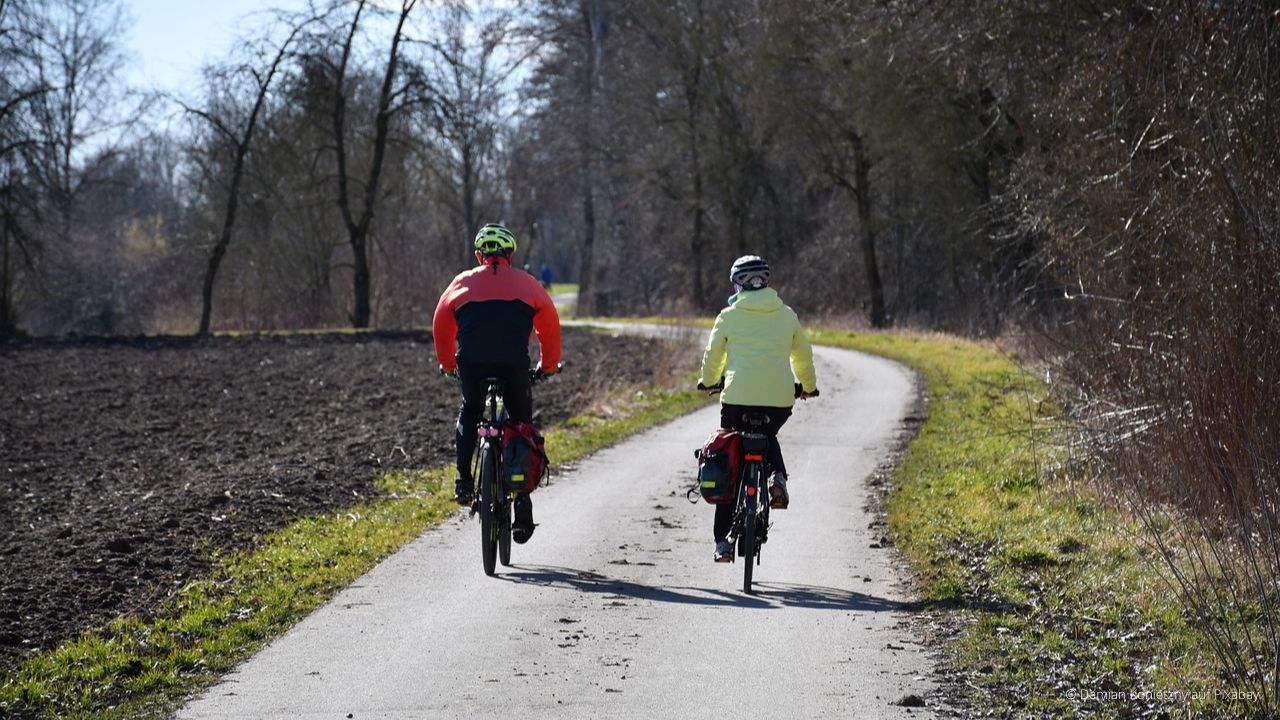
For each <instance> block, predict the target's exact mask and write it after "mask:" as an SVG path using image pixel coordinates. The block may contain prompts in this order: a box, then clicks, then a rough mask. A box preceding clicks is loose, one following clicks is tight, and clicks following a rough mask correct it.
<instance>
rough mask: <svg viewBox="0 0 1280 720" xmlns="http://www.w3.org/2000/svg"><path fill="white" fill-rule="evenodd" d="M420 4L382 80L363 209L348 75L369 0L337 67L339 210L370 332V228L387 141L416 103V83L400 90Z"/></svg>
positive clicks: (405, 1) (398, 36)
mask: <svg viewBox="0 0 1280 720" xmlns="http://www.w3.org/2000/svg"><path fill="white" fill-rule="evenodd" d="M415 4H416V0H402V2H401V5H400V10H399V12H398V14H397V16H396V19H395V32H394V33H393V34H392V36H391V49H390V52H389V53H388V56H387V64H386V68H385V71H384V74H383V78H382V87H381V89H380V91H379V94H378V103H377V111H376V115H375V117H374V135H373V140H372V159H371V161H370V163H369V169H368V174H367V176H366V177H365V180H364V182H363V185H364V187H363V190H364V192H363V193H361V194H360V196H359V197H360V205H359V209H358V212H357V209H356V208H355V207H354V205H355V203H353V201H352V191H351V175H350V165H351V157H350V151H349V145H348V138H347V124H348V123H347V89H348V74H349V69H350V65H351V60H352V49H353V46H354V44H355V39H356V35H357V32H358V30H359V28H360V19H361V15H363V13H364V10H365V8H366V6H367V5H368V2H367V0H358V2H357V3H356V8H355V12H354V13H353V14H352V18H351V24H350V25H349V26H348V28H347V31H346V37H345V39H344V41H343V44H342V51H341V56H340V58H339V60H338V64H337V66H336V67H335V68H334V77H335V79H336V82H335V84H334V104H333V115H332V120H333V142H334V152H335V154H336V158H337V165H338V171H337V181H338V208H339V210H340V211H341V212H342V221H343V224H344V225H345V226H346V229H347V237H348V241H349V242H350V245H351V253H352V262H353V278H352V282H353V292H354V298H353V302H354V309H353V311H352V314H351V324H352V325H354V326H355V327H358V328H363V327H368V326H369V322H370V319H371V317H370V316H371V305H370V302H369V298H370V289H371V283H370V278H371V274H370V270H369V247H368V244H369V228H370V225H371V224H372V223H373V216H374V211H375V209H376V207H377V203H378V181H379V179H380V178H381V176H382V164H383V161H384V159H385V157H386V150H387V137H388V133H389V130H390V126H391V119H392V117H393V116H394V115H396V114H397V113H399V112H400V111H401V110H403V109H404V108H405V107H406V106H407V105H408V104H409V103H412V102H414V101H415V98H413V97H412V96H411V95H408V93H409V91H410V90H411V89H412V88H413V87H414V85H413V84H412V83H406V84H402V85H401V86H399V87H396V81H397V78H398V76H399V72H398V71H399V63H400V48H401V44H402V43H403V41H404V37H405V35H404V26H405V21H406V20H408V18H409V13H410V11H412V10H413V8H414V5H415Z"/></svg>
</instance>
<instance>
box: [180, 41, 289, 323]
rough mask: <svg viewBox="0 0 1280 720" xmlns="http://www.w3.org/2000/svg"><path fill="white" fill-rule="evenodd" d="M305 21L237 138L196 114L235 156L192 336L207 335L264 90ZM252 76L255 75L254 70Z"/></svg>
mask: <svg viewBox="0 0 1280 720" xmlns="http://www.w3.org/2000/svg"><path fill="white" fill-rule="evenodd" d="M307 22H310V21H307ZM306 24H307V23H306V22H304V23H301V24H299V25H297V26H296V27H294V29H293V32H291V33H289V37H288V38H287V39H285V41H284V42H283V43H281V45H280V50H279V51H278V52H277V53H276V56H275V58H274V59H273V60H272V61H271V67H270V68H268V70H267V72H266V74H265V75H263V76H261V79H260V80H259V82H258V97H257V98H255V99H254V102H253V110H252V111H250V113H249V119H248V120H247V121H246V122H245V127H244V134H243V135H241V136H240V137H239V138H237V137H235V136H234V135H233V134H232V133H231V132H230V130H229V129H228V128H226V127H225V126H224V125H223V124H222V123H221V122H219V121H217V119H216V118H214V117H213V116H211V115H209V114H206V113H200V114H201V115H203V116H204V117H205V119H206V120H209V121H210V122H212V123H213V125H214V127H215V128H216V129H218V130H219V131H221V132H222V133H223V134H224V135H226V136H227V137H229V138H231V140H232V141H233V142H235V143H236V149H235V152H236V157H235V162H234V163H233V164H232V166H231V182H230V183H229V187H228V189H227V192H228V195H227V208H226V212H225V214H224V215H223V218H222V232H221V233H220V234H219V235H218V242H217V243H215V244H214V246H213V251H212V252H210V253H209V263H208V265H206V266H205V273H204V287H203V289H202V290H201V293H200V327H199V328H198V329H197V330H196V335H198V336H200V337H204V336H206V335H208V334H209V324H210V321H211V320H212V318H213V288H214V283H215V282H216V281H217V276H218V269H219V268H220V267H221V266H222V260H223V258H224V257H225V256H226V254H227V247H228V246H230V245H231V234H232V231H233V230H234V229H235V224H236V211H237V209H238V208H239V205H240V182H241V178H243V177H244V159H245V156H246V155H248V154H249V145H250V143H252V142H253V131H254V129H255V128H256V127H257V125H258V116H259V115H260V114H261V113H262V106H263V105H264V104H265V103H266V100H267V91H268V90H270V89H271V81H272V79H274V78H275V76H276V73H277V72H279V70H280V64H281V63H283V62H284V58H285V54H286V52H287V51H288V49H289V45H291V44H292V43H293V39H294V38H295V37H297V35H298V33H299V32H300V31H301V30H302V28H303V27H304V26H305V25H306ZM254 76H255V77H259V76H258V75H257V74H256V73H255V74H254Z"/></svg>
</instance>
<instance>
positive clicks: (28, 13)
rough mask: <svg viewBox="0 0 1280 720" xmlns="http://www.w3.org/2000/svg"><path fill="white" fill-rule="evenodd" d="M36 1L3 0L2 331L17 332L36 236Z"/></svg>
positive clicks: (40, 85)
mask: <svg viewBox="0 0 1280 720" xmlns="http://www.w3.org/2000/svg"><path fill="white" fill-rule="evenodd" d="M32 19H33V18H32V9H31V7H30V6H29V5H28V4H27V3H25V2H21V1H20V0H0V67H4V68H5V72H4V74H3V75H0V337H5V336H9V335H14V334H16V333H17V332H18V307H17V292H18V274H19V272H20V271H19V267H20V266H21V267H22V268H24V269H25V268H30V267H31V265H32V264H33V263H32V260H33V259H32V257H31V252H32V249H33V248H32V239H31V237H30V235H29V233H28V231H27V228H26V223H25V222H24V217H26V218H29V217H30V216H31V214H32V213H33V212H34V210H35V202H34V194H33V192H32V188H31V183H30V177H29V175H28V173H27V172H26V169H25V165H24V162H23V153H24V152H25V151H29V150H31V149H32V148H33V146H34V145H35V144H36V143H37V142H38V139H37V137H36V133H35V129H34V128H33V127H32V125H31V122H30V114H29V112H28V110H29V104H30V103H31V102H33V101H35V100H36V99H38V98H39V96H40V95H42V94H43V93H45V92H46V91H47V90H48V86H47V85H45V84H44V83H41V82H39V80H38V79H37V78H36V77H35V76H34V74H33V73H32V70H33V66H34V63H33V58H32V55H31V53H30V51H29V50H28V48H29V47H30V45H31V42H30V40H31V35H32V32H31V22H32Z"/></svg>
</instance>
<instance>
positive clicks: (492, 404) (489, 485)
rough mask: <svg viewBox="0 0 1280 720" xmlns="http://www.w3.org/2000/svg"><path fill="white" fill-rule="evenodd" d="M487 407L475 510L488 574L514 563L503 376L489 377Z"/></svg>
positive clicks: (475, 465)
mask: <svg viewBox="0 0 1280 720" xmlns="http://www.w3.org/2000/svg"><path fill="white" fill-rule="evenodd" d="M546 377H547V375H546V374H545V373H543V372H542V370H541V369H538V370H530V371H529V380H530V381H531V382H532V383H537V382H539V381H541V380H544V379H545V378H546ZM484 382H485V386H486V389H485V409H484V413H483V414H482V415H481V417H480V422H479V423H477V424H476V434H477V435H478V436H479V442H478V443H476V454H475V459H474V460H473V461H472V465H471V468H472V472H471V476H472V477H474V478H476V479H477V481H478V483H479V485H480V489H479V492H477V493H474V496H475V498H476V499H475V500H474V501H473V502H472V504H471V514H472V515H473V516H474V515H476V514H479V515H480V558H481V561H482V563H483V565H484V574H485V575H490V576H492V575H493V574H494V573H495V572H496V570H497V563H498V562H501V563H502V565H503V567H510V566H511V525H512V522H513V518H512V515H513V513H514V509H515V502H514V500H515V494H516V493H515V492H514V491H512V490H510V489H508V488H506V487H504V486H503V477H505V475H506V473H505V471H504V468H503V461H502V430H503V425H505V423H506V421H507V411H506V408H505V407H503V405H502V380H501V379H500V378H496V377H486V378H485V380H484Z"/></svg>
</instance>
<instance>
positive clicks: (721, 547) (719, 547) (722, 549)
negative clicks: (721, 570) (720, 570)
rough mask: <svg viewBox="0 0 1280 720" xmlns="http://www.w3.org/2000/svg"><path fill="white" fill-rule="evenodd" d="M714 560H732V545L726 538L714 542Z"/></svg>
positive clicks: (724, 561) (720, 561)
mask: <svg viewBox="0 0 1280 720" xmlns="http://www.w3.org/2000/svg"><path fill="white" fill-rule="evenodd" d="M716 562H718V563H727V562H733V545H732V544H730V542H729V541H728V540H720V541H719V542H717V543H716Z"/></svg>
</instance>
